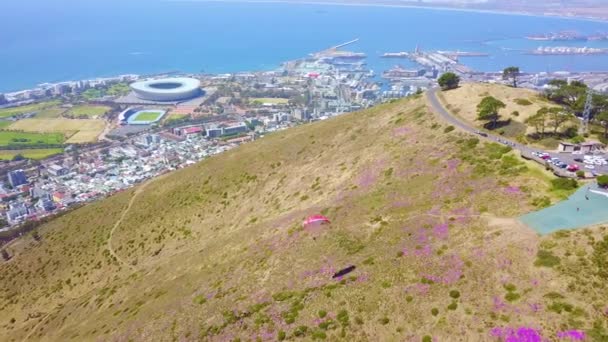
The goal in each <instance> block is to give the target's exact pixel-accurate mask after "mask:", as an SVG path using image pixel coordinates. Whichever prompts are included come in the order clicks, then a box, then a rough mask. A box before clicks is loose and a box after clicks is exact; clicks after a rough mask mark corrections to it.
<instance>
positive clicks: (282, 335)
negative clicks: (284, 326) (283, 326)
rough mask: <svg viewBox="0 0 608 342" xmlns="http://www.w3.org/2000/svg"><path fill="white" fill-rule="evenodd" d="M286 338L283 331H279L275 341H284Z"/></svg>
mask: <svg viewBox="0 0 608 342" xmlns="http://www.w3.org/2000/svg"><path fill="white" fill-rule="evenodd" d="M286 337H287V334H286V333H285V332H284V331H283V330H281V331H279V333H278V334H277V340H279V341H283V340H285V338H286Z"/></svg>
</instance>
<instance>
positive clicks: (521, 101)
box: [514, 99, 532, 106]
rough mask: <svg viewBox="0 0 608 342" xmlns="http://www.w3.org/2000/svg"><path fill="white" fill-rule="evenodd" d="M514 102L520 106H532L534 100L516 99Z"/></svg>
mask: <svg viewBox="0 0 608 342" xmlns="http://www.w3.org/2000/svg"><path fill="white" fill-rule="evenodd" d="M514 102H515V103H517V104H518V105H520V106H531V105H532V101H530V100H528V99H515V100H514Z"/></svg>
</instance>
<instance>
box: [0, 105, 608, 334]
mask: <svg viewBox="0 0 608 342" xmlns="http://www.w3.org/2000/svg"><path fill="white" fill-rule="evenodd" d="M550 177H551V176H550V175H548V174H546V173H544V171H542V170H539V169H538V168H535V167H534V166H532V165H531V164H525V163H524V162H523V161H520V159H519V158H518V157H517V156H516V155H515V154H514V153H513V152H510V151H509V150H508V148H505V147H502V146H499V145H496V144H488V143H484V142H480V141H479V140H477V138H475V137H471V136H468V135H465V134H464V133H460V132H458V131H457V130H452V128H450V127H447V126H446V125H445V124H443V123H442V122H440V121H439V119H437V118H436V117H435V116H434V114H432V113H430V112H429V111H428V110H427V108H426V103H425V100H424V98H422V97H419V98H410V99H405V100H402V101H398V102H395V103H391V104H386V105H381V106H378V107H375V108H373V109H370V110H366V111H363V112H358V113H352V114H346V115H343V116H340V117H338V118H334V119H331V120H327V121H322V122H318V123H314V124H310V125H304V126H300V127H297V128H293V129H290V130H287V131H281V132H277V133H274V134H271V135H269V136H267V137H265V138H263V139H260V140H258V141H256V142H254V143H250V144H246V145H243V146H241V147H239V148H237V149H234V150H231V151H229V152H227V153H224V154H221V155H218V156H214V157H212V158H209V159H207V160H205V161H203V162H201V163H199V164H197V165H194V166H192V167H189V168H186V169H182V170H179V171H177V172H174V173H171V174H168V175H166V176H164V177H162V178H159V179H156V180H152V181H150V182H148V183H145V184H143V185H140V186H139V187H138V188H136V189H133V190H130V191H126V192H122V193H119V194H117V195H115V196H113V197H111V198H109V199H106V200H104V201H100V202H98V203H94V204H91V205H89V206H86V207H84V208H81V209H78V210H76V211H74V212H72V213H69V214H67V215H65V216H63V217H60V218H58V219H56V220H55V221H53V222H51V223H49V224H47V225H45V226H43V227H42V228H41V229H40V235H41V239H40V241H36V240H34V239H33V238H32V237H31V236H25V237H23V238H21V239H20V240H18V241H16V242H15V243H14V244H12V245H11V246H10V247H9V248H8V250H9V252H10V253H11V254H12V255H14V257H13V258H12V259H11V260H10V261H8V262H4V263H2V264H0V336H3V340H8V341H22V340H49V341H68V340H78V341H83V340H85V341H88V340H104V341H108V340H109V341H131V340H132V341H151V340H155V341H167V340H180V341H195V340H203V341H208V340H209V341H236V340H241V341H251V340H262V341H273V340H282V339H285V340H298V339H302V340H311V339H327V340H331V341H334V340H355V341H403V340H408V341H409V340H411V341H421V340H425V341H429V340H431V339H432V340H435V341H446V340H461V341H475V340H488V339H489V338H494V339H498V338H504V337H506V336H507V335H508V334H509V333H510V332H511V330H509V329H518V328H521V327H529V328H532V329H535V330H536V331H538V332H539V333H542V334H543V335H544V336H546V337H547V338H551V339H555V338H556V336H557V334H558V333H559V332H562V331H565V330H569V329H582V330H585V331H587V333H588V334H589V336H591V337H592V338H594V339H596V340H600V339H601V338H602V334H608V332H607V331H606V329H607V327H606V323H605V316H604V315H606V314H607V313H606V312H605V311H604V310H608V301H607V300H606V298H608V287H607V285H606V284H607V282H606V280H607V279H608V275H607V273H606V269H605V267H606V266H605V264H604V263H603V262H602V260H605V258H606V255H607V254H608V246H606V244H608V239H607V240H606V243H604V244H602V243H600V241H602V236H606V233H607V232H606V230H605V229H604V228H599V227H598V228H594V229H590V230H581V231H579V232H576V233H561V232H560V233H558V234H555V235H554V236H548V237H543V238H539V237H538V235H537V234H536V233H534V232H533V231H531V230H530V229H528V228H526V227H524V226H522V225H521V224H519V223H518V221H516V220H515V219H514V218H515V217H517V216H518V215H520V214H523V213H525V212H528V211H530V210H533V209H534V208H535V204H538V203H539V202H542V200H543V198H544V197H548V198H552V199H555V198H557V197H558V194H556V193H554V192H553V191H551V187H550V182H549V180H550ZM319 213H320V214H323V215H326V216H327V217H329V218H330V220H331V221H332V222H331V224H330V225H326V226H321V227H316V228H315V229H308V228H307V229H304V228H302V225H301V223H302V221H303V220H304V219H305V218H306V217H307V216H309V215H313V214H319ZM349 266H355V267H356V268H355V269H354V270H353V271H352V272H350V273H348V274H347V275H345V276H343V277H339V278H337V279H333V278H332V276H333V275H334V273H336V272H338V271H339V270H342V269H344V268H347V267H349ZM425 336H427V337H425ZM455 336H458V337H457V338H455ZM603 336H604V337H606V335H603ZM429 338H430V339H429Z"/></svg>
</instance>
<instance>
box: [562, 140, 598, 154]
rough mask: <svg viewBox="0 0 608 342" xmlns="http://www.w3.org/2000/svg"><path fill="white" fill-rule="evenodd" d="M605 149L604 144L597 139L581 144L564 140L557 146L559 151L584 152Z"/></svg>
mask: <svg viewBox="0 0 608 342" xmlns="http://www.w3.org/2000/svg"><path fill="white" fill-rule="evenodd" d="M603 149H604V144H602V143H601V142H597V141H588V142H584V143H581V144H573V143H569V142H565V141H562V142H560V143H559V146H558V148H557V151H558V152H565V153H572V152H578V151H580V152H582V153H592V152H595V151H600V150H603Z"/></svg>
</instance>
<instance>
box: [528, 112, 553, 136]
mask: <svg viewBox="0 0 608 342" xmlns="http://www.w3.org/2000/svg"><path fill="white" fill-rule="evenodd" d="M547 110H548V108H547V107H543V108H541V109H539V110H538V111H537V112H536V114H534V115H532V116H530V117H529V118H527V119H526V122H525V123H526V124H527V125H530V126H532V127H534V129H535V130H536V134H539V135H540V136H541V137H542V136H544V135H545V128H546V127H547Z"/></svg>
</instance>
